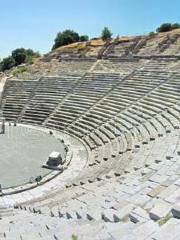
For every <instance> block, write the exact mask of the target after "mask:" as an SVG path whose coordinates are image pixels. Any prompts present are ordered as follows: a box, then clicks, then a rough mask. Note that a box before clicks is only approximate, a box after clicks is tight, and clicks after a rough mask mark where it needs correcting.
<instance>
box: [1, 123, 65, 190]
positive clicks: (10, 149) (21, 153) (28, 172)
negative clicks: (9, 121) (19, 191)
mask: <svg viewBox="0 0 180 240" xmlns="http://www.w3.org/2000/svg"><path fill="white" fill-rule="evenodd" d="M0 146H1V147H0V184H1V186H2V188H10V187H15V186H20V185H24V184H26V183H29V182H30V181H34V179H35V178H36V177H37V176H42V177H43V176H45V175H47V174H49V173H50V172H51V171H50V170H48V169H45V168H42V165H43V164H45V163H46V162H47V160H48V157H49V155H50V154H51V152H53V151H56V152H60V153H61V155H62V157H63V158H65V155H66V153H65V150H64V147H65V145H64V144H63V143H62V142H61V141H60V140H59V139H57V138H55V137H54V136H53V135H50V134H48V132H45V131H42V130H38V129H36V128H35V127H33V128H31V127H29V126H24V125H21V126H8V125H6V131H5V134H0Z"/></svg>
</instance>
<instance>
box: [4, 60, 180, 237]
mask: <svg viewBox="0 0 180 240" xmlns="http://www.w3.org/2000/svg"><path fill="white" fill-rule="evenodd" d="M104 61H105V60H104ZM174 61H176V60H173V59H172V58H171V59H167V60H166V59H161V58H160V59H159V62H158V60H157V59H149V60H147V61H146V63H145V64H144V65H143V68H141V67H140V68H138V69H133V70H132V71H129V72H128V71H127V72H126V74H124V73H123V74H120V73H119V72H118V71H117V72H111V73H108V74H107V73H106V72H104V73H103V72H96V70H95V69H94V72H93V71H92V72H89V73H86V74H85V75H84V76H74V75H73V76H72V75H71V76H69V77H68V75H66V76H60V77H57V78H55V77H54V78H42V79H40V80H39V81H38V82H37V83H38V84H37V85H36V86H35V87H34V90H33V91H32V93H30V96H29V97H28V100H29V101H28V102H27V101H26V102H25V103H24V106H23V107H22V109H21V114H20V113H19V112H17V116H20V117H18V119H19V121H22V122H26V123H32V124H39V125H44V126H46V127H48V128H50V129H56V130H57V131H59V130H60V131H62V136H65V135H66V134H70V136H68V137H69V139H71V141H72V142H71V144H70V146H69V147H72V148H73V156H74V160H73V161H72V163H70V165H69V166H68V168H67V170H66V171H67V172H66V171H64V172H63V174H64V175H62V176H61V175H60V176H59V178H55V179H53V180H52V181H51V182H49V183H47V184H45V185H44V186H43V185H41V186H39V187H38V188H35V189H31V190H29V191H27V192H24V193H18V194H15V195H13V196H3V197H1V198H0V205H1V204H2V205H3V204H5V203H6V205H10V206H15V207H16V208H18V209H15V210H14V212H13V214H14V215H15V216H10V217H9V218H5V217H3V221H2V225H1V226H2V227H1V229H0V236H1V237H2V239H12V237H13V235H14V234H16V236H17V239H21V240H22V239H29V238H30V239H67V238H70V237H71V236H72V234H75V235H77V236H78V239H86V240H87V239H107V240H108V239H117V240H118V239H120V238H121V239H124V240H127V239H128V240H130V239H135V240H136V239H138V240H139V239H140V240H141V239H142V240H143V239H148V240H150V239H152V240H154V239H157V240H158V239H159V240H160V239H166V238H165V237H166V236H168V239H173V240H175V239H178V234H177V233H178V231H179V229H180V222H179V218H180V208H179V207H180V205H179V199H180V191H179V186H180V183H179V169H180V138H179V128H180V124H179V123H180V122H179V119H180V104H179V103H180V96H179V91H178V89H179V88H180V83H179V78H180V73H179V71H170V70H169V65H171V64H173V63H174ZM117 68H118V67H117ZM10 89H11V85H10ZM5 93H6V95H4V97H3V101H4V100H6V99H7V98H8V95H9V93H11V91H10V90H9V86H8V85H7V86H6V88H5ZM21 115H22V117H21ZM63 132H64V133H63ZM73 136H74V137H75V138H73ZM76 138H78V139H79V140H78V139H76ZM73 141H75V142H74V145H73V144H72V143H73ZM80 142H81V143H83V144H84V147H83V145H80ZM85 149H86V150H87V153H88V154H86V151H85ZM81 152H82V156H81ZM75 159H76V160H77V164H76V161H75ZM72 166H73V167H72ZM73 170H74V171H73ZM68 171H69V172H68ZM68 173H69V175H72V176H68V175H67V174H68ZM61 177H62V178H61ZM3 211H4V207H3ZM0 212H1V211H0ZM11 215H12V213H11ZM22 219H23V224H24V225H22ZM9 220H10V221H11V222H8V221H9ZM7 222H8V224H10V226H11V227H10V228H7ZM24 226H27V227H26V228H27V229H28V230H29V233H27V231H25V227H24ZM17 229H18V230H17ZM169 232H171V235H170V234H169Z"/></svg>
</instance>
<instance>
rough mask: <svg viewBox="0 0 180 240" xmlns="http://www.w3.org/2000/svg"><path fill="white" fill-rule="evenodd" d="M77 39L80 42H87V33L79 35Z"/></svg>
mask: <svg viewBox="0 0 180 240" xmlns="http://www.w3.org/2000/svg"><path fill="white" fill-rule="evenodd" d="M79 40H80V41H81V42H87V41H88V40H89V37H88V36H87V35H82V36H80V37H79Z"/></svg>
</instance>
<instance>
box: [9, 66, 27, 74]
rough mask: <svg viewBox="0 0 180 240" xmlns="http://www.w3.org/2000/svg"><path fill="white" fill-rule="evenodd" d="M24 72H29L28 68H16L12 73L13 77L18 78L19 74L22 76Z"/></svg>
mask: <svg viewBox="0 0 180 240" xmlns="http://www.w3.org/2000/svg"><path fill="white" fill-rule="evenodd" d="M24 72H27V68H26V67H24V66H23V67H18V68H15V69H14V70H13V71H12V74H13V76H15V77H17V76H18V75H19V74H22V73H24Z"/></svg>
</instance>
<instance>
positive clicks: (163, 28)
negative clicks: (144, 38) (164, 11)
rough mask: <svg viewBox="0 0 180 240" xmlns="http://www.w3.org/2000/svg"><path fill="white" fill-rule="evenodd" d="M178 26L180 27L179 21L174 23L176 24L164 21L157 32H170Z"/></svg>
mask: <svg viewBox="0 0 180 240" xmlns="http://www.w3.org/2000/svg"><path fill="white" fill-rule="evenodd" d="M177 28H180V24H179V23H174V24H171V23H163V24H161V26H160V27H158V28H157V30H156V31H157V32H168V31H171V30H173V29H177Z"/></svg>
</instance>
